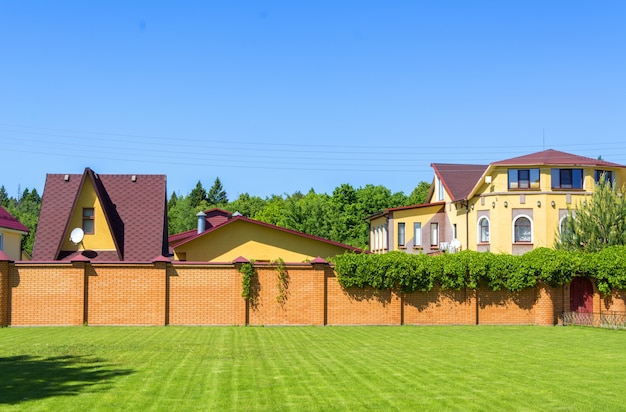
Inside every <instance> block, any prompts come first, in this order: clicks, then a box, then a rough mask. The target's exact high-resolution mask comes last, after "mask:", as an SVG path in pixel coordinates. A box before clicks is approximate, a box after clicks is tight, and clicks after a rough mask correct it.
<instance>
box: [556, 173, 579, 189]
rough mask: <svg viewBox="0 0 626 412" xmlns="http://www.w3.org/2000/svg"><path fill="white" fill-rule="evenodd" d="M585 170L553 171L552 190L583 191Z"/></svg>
mask: <svg viewBox="0 0 626 412" xmlns="http://www.w3.org/2000/svg"><path fill="white" fill-rule="evenodd" d="M582 188H583V169H552V189H582Z"/></svg>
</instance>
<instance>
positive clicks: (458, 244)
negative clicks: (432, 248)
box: [450, 238, 461, 250]
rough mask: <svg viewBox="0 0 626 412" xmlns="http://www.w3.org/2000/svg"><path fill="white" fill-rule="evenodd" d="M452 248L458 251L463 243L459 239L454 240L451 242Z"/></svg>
mask: <svg viewBox="0 0 626 412" xmlns="http://www.w3.org/2000/svg"><path fill="white" fill-rule="evenodd" d="M450 246H451V247H452V248H453V249H454V250H457V249H458V248H460V247H461V241H460V240H459V239H456V238H454V239H452V241H451V242H450Z"/></svg>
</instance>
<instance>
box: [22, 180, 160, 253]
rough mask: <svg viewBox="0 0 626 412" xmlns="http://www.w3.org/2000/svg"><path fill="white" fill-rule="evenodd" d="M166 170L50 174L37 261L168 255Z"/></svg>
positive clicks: (37, 239)
mask: <svg viewBox="0 0 626 412" xmlns="http://www.w3.org/2000/svg"><path fill="white" fill-rule="evenodd" d="M166 202H167V196H166V178H165V176H164V175H139V174H137V175H135V174H133V175H131V174H126V175H125V174H114V175H113V174H111V175H109V174H98V173H96V172H94V171H93V170H91V169H90V168H86V169H85V171H84V173H82V174H48V175H47V176H46V184H45V186H44V192H43V198H42V204H41V212H40V215H39V223H38V224H37V232H36V233H35V243H34V246H33V260H35V261H59V260H65V261H71V260H74V259H82V260H84V259H87V260H90V261H96V262H98V261H99V262H119V261H130V262H150V261H152V260H153V259H155V258H161V257H163V256H165V255H167V254H168V249H167V205H166Z"/></svg>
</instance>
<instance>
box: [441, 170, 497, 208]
mask: <svg viewBox="0 0 626 412" xmlns="http://www.w3.org/2000/svg"><path fill="white" fill-rule="evenodd" d="M431 166H432V168H433V169H434V170H435V175H436V176H437V177H438V178H439V179H440V180H441V182H442V183H443V186H444V187H445V189H446V192H448V195H449V196H450V198H452V201H453V202H456V201H459V200H466V199H467V197H468V195H469V194H470V192H471V191H472V189H473V188H474V186H475V185H476V182H478V180H479V179H480V177H481V176H482V175H483V173H484V172H485V170H487V167H488V166H487V165H466V164H451V163H432V164H431ZM431 189H432V186H431Z"/></svg>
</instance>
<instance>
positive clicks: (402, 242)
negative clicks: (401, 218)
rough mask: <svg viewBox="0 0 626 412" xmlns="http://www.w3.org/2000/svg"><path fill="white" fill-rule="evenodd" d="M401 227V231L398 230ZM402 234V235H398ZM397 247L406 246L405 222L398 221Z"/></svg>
mask: <svg viewBox="0 0 626 412" xmlns="http://www.w3.org/2000/svg"><path fill="white" fill-rule="evenodd" d="M400 228H402V232H400ZM400 234H402V236H400ZM398 247H406V223H405V222H398Z"/></svg>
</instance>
